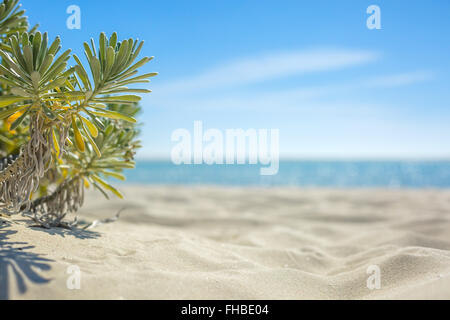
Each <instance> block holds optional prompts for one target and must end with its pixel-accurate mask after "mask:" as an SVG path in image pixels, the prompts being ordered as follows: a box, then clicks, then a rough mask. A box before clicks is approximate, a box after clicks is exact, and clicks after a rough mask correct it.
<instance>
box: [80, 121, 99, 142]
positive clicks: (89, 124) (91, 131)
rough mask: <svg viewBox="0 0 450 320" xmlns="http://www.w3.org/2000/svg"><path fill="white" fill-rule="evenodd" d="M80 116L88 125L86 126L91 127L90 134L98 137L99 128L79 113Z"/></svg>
mask: <svg viewBox="0 0 450 320" xmlns="http://www.w3.org/2000/svg"><path fill="white" fill-rule="evenodd" d="M78 117H79V118H80V119H81V121H82V122H83V123H84V125H86V127H87V128H88V129H89V132H90V134H91V135H92V136H93V137H94V138H97V136H98V129H97V127H96V126H95V125H94V124H93V123H92V122H90V121H89V120H88V119H86V118H85V117H83V116H82V115H78Z"/></svg>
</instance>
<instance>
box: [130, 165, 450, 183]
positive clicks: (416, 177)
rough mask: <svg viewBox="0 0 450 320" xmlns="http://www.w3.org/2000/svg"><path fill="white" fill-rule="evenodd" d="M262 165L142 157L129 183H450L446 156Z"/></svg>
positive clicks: (449, 169)
mask: <svg viewBox="0 0 450 320" xmlns="http://www.w3.org/2000/svg"><path fill="white" fill-rule="evenodd" d="M259 170H260V165H249V164H245V165H236V164H234V165H207V164H202V165H174V164H173V163H171V162H169V161H142V160H141V161H138V162H137V165H136V169H134V170H126V176H127V181H126V183H133V184H156V185H228V186H264V187H265V186H267V187H270V186H300V187H338V188H339V187H342V188H358V187H382V188H386V187H387V188H450V160H446V161H312V160H309V161H307V160H304V161H280V164H279V171H278V174H276V175H273V176H261V175H260V174H259V173H260V171H259Z"/></svg>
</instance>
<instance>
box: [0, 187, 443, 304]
mask: <svg viewBox="0 0 450 320" xmlns="http://www.w3.org/2000/svg"><path fill="white" fill-rule="evenodd" d="M123 190H124V191H125V192H124V193H125V194H126V200H122V201H121V200H113V201H106V200H103V199H102V196H101V195H99V194H90V195H89V196H88V198H87V200H86V206H85V207H84V208H83V210H82V211H81V212H80V214H79V216H80V219H81V220H85V221H92V220H95V219H102V218H107V217H111V216H113V215H114V214H115V212H117V211H118V210H119V209H121V208H125V209H124V211H123V213H122V216H121V218H120V219H119V220H118V221H116V222H114V223H110V224H104V225H100V226H98V227H96V228H94V229H91V230H89V231H80V230H78V231H68V230H62V229H52V230H43V229H39V228H30V227H28V226H27V224H28V223H29V222H28V221H27V220H26V219H24V218H20V217H15V218H14V219H12V220H11V219H6V218H0V297H1V298H12V299H14V298H22V299H34V298H41V299H60V298H63V299H80V298H87V299H104V298H106V299H133V298H144V299H397V298H411V299H417V298H425V299H429V298H439V299H450V232H449V230H450V191H436V190H416V191H406V190H402V191H400V190H341V191H339V190H325V189H317V190H315V189H296V188H292V189H290V188H276V189H257V188H255V189H248V188H220V187H196V188H193V189H191V188H187V187H147V186H135V187H125V188H123ZM371 265H375V266H378V267H379V270H380V272H381V273H380V279H381V288H380V289H374V290H370V289H368V288H367V278H368V277H369V276H370V275H371V274H367V272H366V271H367V268H368V267H369V266H371ZM71 266H77V267H78V268H79V270H80V272H81V282H80V283H81V288H80V289H79V290H76V289H75V290H70V289H68V288H67V280H68V278H69V277H70V276H71V275H73V274H68V273H67V271H68V268H69V267H71ZM71 270H72V269H70V268H69V271H71Z"/></svg>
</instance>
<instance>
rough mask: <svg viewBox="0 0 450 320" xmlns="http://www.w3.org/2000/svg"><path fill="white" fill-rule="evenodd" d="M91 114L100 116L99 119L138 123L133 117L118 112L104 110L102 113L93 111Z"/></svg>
mask: <svg viewBox="0 0 450 320" xmlns="http://www.w3.org/2000/svg"><path fill="white" fill-rule="evenodd" d="M91 113H92V114H94V115H96V116H99V117H105V118H110V119H116V120H125V121H128V122H133V123H135V122H136V119H134V118H132V117H128V116H126V115H123V114H121V113H119V112H116V111H111V110H103V111H102V112H98V111H91Z"/></svg>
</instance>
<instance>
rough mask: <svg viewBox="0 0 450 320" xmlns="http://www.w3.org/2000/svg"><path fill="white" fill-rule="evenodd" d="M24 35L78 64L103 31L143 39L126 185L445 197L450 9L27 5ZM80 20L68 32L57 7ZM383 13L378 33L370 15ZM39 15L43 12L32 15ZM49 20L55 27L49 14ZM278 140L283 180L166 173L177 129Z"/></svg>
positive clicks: (223, 168) (253, 174)
mask: <svg viewBox="0 0 450 320" xmlns="http://www.w3.org/2000/svg"><path fill="white" fill-rule="evenodd" d="M22 5H23V7H24V9H25V10H27V15H28V16H29V17H30V22H31V24H34V23H39V24H40V30H41V31H48V32H49V35H50V38H54V37H55V36H57V35H60V36H61V37H62V39H63V43H62V45H63V47H64V48H72V49H73V51H74V52H75V53H77V54H78V55H79V56H83V55H84V54H83V51H82V44H83V42H84V41H88V40H89V39H90V38H91V37H94V38H95V39H96V38H97V37H98V34H99V33H100V32H102V31H104V32H106V33H107V34H108V35H109V34H111V33H112V32H113V31H118V32H119V38H129V37H139V38H140V39H143V40H145V41H146V45H145V46H144V49H143V51H142V54H143V55H146V56H155V59H154V60H153V61H152V62H151V63H149V64H148V65H146V66H145V67H144V68H143V70H142V71H143V72H153V71H157V72H159V73H160V74H159V76H158V77H156V78H153V80H152V82H151V83H150V84H149V88H150V89H152V90H153V93H151V94H148V95H146V96H145V97H144V98H143V100H142V103H141V105H142V107H143V113H142V114H141V116H140V121H141V122H142V123H143V125H142V135H141V138H142V142H143V148H142V150H141V151H140V153H139V154H138V165H137V169H136V170H131V171H129V173H128V182H131V183H152V184H192V183H195V184H226V185H269V186H270V185H295V186H329V187H336V186H337V187H433V188H435V187H438V188H441V187H450V126H449V122H450V90H449V88H450V77H449V76H448V75H449V71H450V59H449V57H450V39H449V36H450V32H449V31H450V20H449V19H448V15H449V12H450V2H449V1H446V0H440V1H439V0H435V1H406V0H398V1H376V2H374V1H363V0H358V1H345V2H344V1H340V2H337V1H323V0H318V1H298V0H297V1H261V0H258V1H243V0H241V1H137V0H136V1H120V2H119V1H114V2H112V1H106V0H96V1H87V0H85V1H75V0H71V1H65V0H64V1H61V0H60V1H50V0H47V1H45V0H41V1H32V0H22ZM70 5H77V6H79V7H80V10H81V28H80V29H68V28H67V26H66V21H67V19H68V17H69V16H70V13H67V11H66V10H67V8H68V7H69V6H70ZM370 5H377V6H378V7H379V8H380V12H381V16H380V21H381V29H369V28H368V27H367V23H366V21H367V19H368V18H369V17H370V16H371V14H368V13H367V12H366V10H367V8H368V7H369V6H370ZM42 7H45V8H46V10H42ZM49 16H51V19H49V18H48V17H49ZM195 120H201V121H203V125H204V129H205V130H206V129H208V128H216V129H219V130H226V129H230V128H242V129H244V130H245V129H248V128H255V129H279V132H280V140H279V143H280V149H279V151H280V159H281V160H280V161H281V162H280V169H279V173H278V174H277V175H274V176H260V175H259V168H260V166H259V165H249V164H246V165H213V166H208V165H180V166H175V165H174V164H172V163H171V162H170V153H171V149H172V147H173V146H174V142H172V141H171V134H172V132H173V131H174V130H176V129H178V128H186V129H188V130H190V131H193V124H194V121H195Z"/></svg>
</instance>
